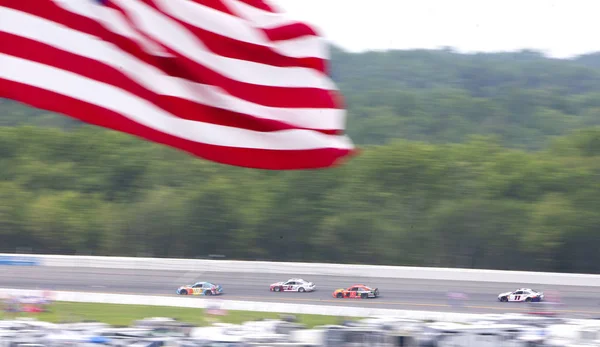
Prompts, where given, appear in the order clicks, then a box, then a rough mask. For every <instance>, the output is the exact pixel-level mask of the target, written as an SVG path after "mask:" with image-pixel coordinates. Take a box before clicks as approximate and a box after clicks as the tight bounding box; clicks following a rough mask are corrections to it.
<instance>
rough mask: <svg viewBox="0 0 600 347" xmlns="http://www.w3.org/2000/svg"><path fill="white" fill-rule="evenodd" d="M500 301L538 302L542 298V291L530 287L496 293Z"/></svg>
mask: <svg viewBox="0 0 600 347" xmlns="http://www.w3.org/2000/svg"><path fill="white" fill-rule="evenodd" d="M498 300H499V301H502V302H540V301H542V300H544V293H543V292H538V291H537V290H533V289H531V288H519V289H517V290H515V291H514V292H506V293H501V294H500V295H498Z"/></svg>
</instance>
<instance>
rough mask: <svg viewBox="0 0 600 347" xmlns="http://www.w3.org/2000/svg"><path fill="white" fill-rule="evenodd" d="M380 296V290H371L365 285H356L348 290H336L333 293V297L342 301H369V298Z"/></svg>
mask: <svg viewBox="0 0 600 347" xmlns="http://www.w3.org/2000/svg"><path fill="white" fill-rule="evenodd" d="M378 296H379V289H377V288H375V289H373V288H370V287H367V286H365V285H364V284H355V285H353V286H351V287H349V288H348V289H336V290H335V291H334V292H333V297H334V298H338V299H342V298H350V299H368V298H376V297H378Z"/></svg>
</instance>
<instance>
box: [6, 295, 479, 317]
mask: <svg viewBox="0 0 600 347" xmlns="http://www.w3.org/2000/svg"><path fill="white" fill-rule="evenodd" d="M9 295H14V296H21V297H26V296H31V297H44V296H46V295H50V300H52V301H66V302H82V303H100V304H121V305H144V306H167V307H187V308H200V309H207V308H210V309H213V310H214V309H221V310H232V311H254V312H275V313H287V314H311V315H325V316H339V317H375V316H386V317H399V318H406V319H412V320H424V321H425V320H435V321H445V322H467V321H472V320H473V319H474V318H477V317H481V316H482V315H480V314H467V313H452V312H432V311H408V310H393V309H378V308H363V307H345V306H324V305H303V304H300V305H299V304H285V303H277V302H253V301H237V300H224V299H219V298H216V297H211V298H198V297H175V296H162V295H132V294H107V293H91V292H71V291H51V292H49V291H42V290H31V289H15V288H0V297H2V296H4V297H6V296H9Z"/></svg>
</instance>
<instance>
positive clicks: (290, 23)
mask: <svg viewBox="0 0 600 347" xmlns="http://www.w3.org/2000/svg"><path fill="white" fill-rule="evenodd" d="M298 1H301V0H298ZM327 54H328V52H327V43H326V41H325V40H324V38H323V37H322V36H321V35H320V34H319V33H318V31H317V30H315V28H313V27H312V26H310V25H308V24H306V23H303V22H299V21H294V20H291V19H289V18H288V16H286V15H285V13H283V12H282V11H280V10H279V9H277V8H275V7H273V5H272V4H269V3H267V2H266V1H263V0H0V97H4V98H8V99H13V100H16V101H19V102H22V103H25V104H28V105H31V106H33V107H37V108H40V109H45V110H50V111H53V112H57V113H60V114H63V115H66V116H70V117H74V118H77V119H80V120H82V121H84V122H87V123H91V124H95V125H98V126H102V127H105V128H109V129H113V130H117V131H120V132H124V133H128V134H132V135H135V136H139V137H141V138H144V139H146V140H149V141H153V142H156V143H161V144H164V145H167V146H171V147H174V148H177V149H180V150H183V151H186V152H189V153H192V154H194V155H196V156H198V157H202V158H205V159H207V160H211V161H215V162H219V163H224V164H229V165H235V166H242V167H250V168H259V169H271V170H293V169H315V168H325V167H330V166H333V165H335V164H336V163H337V162H339V161H340V159H342V158H345V157H347V156H348V155H350V154H352V153H353V152H354V145H353V144H352V141H351V140H350V139H349V138H348V137H347V136H346V135H345V134H344V128H345V117H346V112H345V110H344V107H343V105H342V101H341V95H340V93H339V91H338V89H337V87H336V85H335V83H334V82H333V81H332V80H331V78H330V77H329V75H328V71H327V62H328V55H327Z"/></svg>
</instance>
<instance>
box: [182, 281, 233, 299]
mask: <svg viewBox="0 0 600 347" xmlns="http://www.w3.org/2000/svg"><path fill="white" fill-rule="evenodd" d="M222 293H223V287H221V286H220V285H218V284H212V283H210V282H196V283H194V284H192V285H187V286H181V287H179V288H178V289H177V294H179V295H206V296H210V295H220V294H222Z"/></svg>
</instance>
